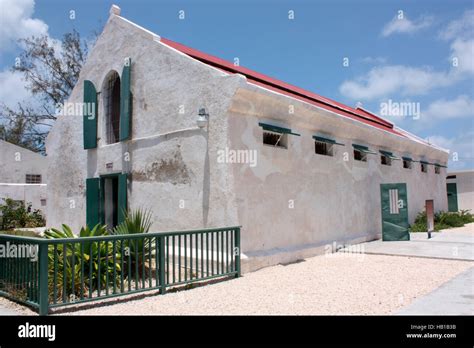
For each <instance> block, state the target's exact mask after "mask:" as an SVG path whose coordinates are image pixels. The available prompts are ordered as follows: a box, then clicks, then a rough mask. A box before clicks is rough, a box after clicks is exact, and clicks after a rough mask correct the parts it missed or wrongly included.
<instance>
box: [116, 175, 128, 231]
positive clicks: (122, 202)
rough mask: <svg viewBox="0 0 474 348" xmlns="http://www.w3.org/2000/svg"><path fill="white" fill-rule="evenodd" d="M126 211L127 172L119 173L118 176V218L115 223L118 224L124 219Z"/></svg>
mask: <svg viewBox="0 0 474 348" xmlns="http://www.w3.org/2000/svg"><path fill="white" fill-rule="evenodd" d="M126 213H127V174H119V176H118V218H117V220H118V221H117V223H118V224H120V223H121V222H123V221H124V220H125V215H126Z"/></svg>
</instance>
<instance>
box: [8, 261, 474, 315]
mask: <svg viewBox="0 0 474 348" xmlns="http://www.w3.org/2000/svg"><path fill="white" fill-rule="evenodd" d="M473 265H474V263H473V262H466V261H450V260H435V259H423V258H412V257H400V256H382V255H354V254H352V255H347V254H345V255H344V254H333V255H322V256H316V257H313V258H309V259H307V260H305V261H304V262H300V263H295V264H290V265H287V266H281V265H280V266H274V267H268V268H265V269H262V270H259V271H257V272H253V273H249V274H245V275H244V277H241V278H239V279H232V280H230V281H226V282H221V283H217V284H212V285H208V286H203V287H198V288H195V289H192V290H186V291H180V292H176V293H168V294H166V295H165V296H149V297H145V298H141V299H137V300H133V301H128V302H122V303H118V304H113V305H103V306H100V307H95V308H89V309H81V310H79V311H77V310H75V311H68V312H66V313H62V314H72V315H174V314H189V315H198V314H202V315H214V314H216V315H222V314H224V315H233V314H241V315H249V314H250V315H252V314H261V315H265V314H277V315H279V314H290V315H291V314H298V315H299V314H305V315H315V314H388V313H392V312H396V311H398V310H399V309H400V308H402V307H404V306H406V305H408V304H410V303H411V302H412V301H413V300H414V299H416V298H419V297H420V296H423V295H425V294H427V293H428V292H430V291H432V290H433V289H435V288H437V287H438V286H440V285H441V284H443V283H445V282H446V281H448V280H450V279H451V278H453V277H454V276H456V275H458V274H459V273H461V272H463V271H465V270H466V269H468V268H470V267H472V266H473ZM6 302H9V301H6V300H4V299H2V300H0V305H2V303H6ZM15 309H16V310H17V311H18V310H19V309H18V307H16V308H15ZM23 312H24V313H25V314H28V312H25V311H24V310H23ZM30 313H31V312H30Z"/></svg>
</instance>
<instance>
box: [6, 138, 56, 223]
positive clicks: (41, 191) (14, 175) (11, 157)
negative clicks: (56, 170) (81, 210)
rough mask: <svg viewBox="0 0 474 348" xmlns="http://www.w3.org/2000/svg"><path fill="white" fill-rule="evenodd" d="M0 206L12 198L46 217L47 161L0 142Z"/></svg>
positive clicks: (29, 152) (28, 151) (34, 153)
mask: <svg viewBox="0 0 474 348" xmlns="http://www.w3.org/2000/svg"><path fill="white" fill-rule="evenodd" d="M0 163H1V165H0V202H1V203H4V201H3V199H5V198H11V199H13V200H16V201H23V202H24V203H25V204H28V203H31V207H32V208H33V209H40V210H41V211H42V212H43V215H45V213H46V206H47V194H46V171H47V166H48V164H47V160H46V157H45V156H43V155H41V154H38V153H36V152H33V151H31V150H28V149H25V148H22V147H20V146H17V145H14V144H11V143H8V142H6V141H3V140H0Z"/></svg>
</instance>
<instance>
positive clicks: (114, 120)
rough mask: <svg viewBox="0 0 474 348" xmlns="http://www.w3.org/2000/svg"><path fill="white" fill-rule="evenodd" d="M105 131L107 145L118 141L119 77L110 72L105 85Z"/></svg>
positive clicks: (114, 72) (115, 73)
mask: <svg viewBox="0 0 474 348" xmlns="http://www.w3.org/2000/svg"><path fill="white" fill-rule="evenodd" d="M104 96H105V103H104V105H105V131H106V138H107V144H113V143H116V142H118V141H119V135H120V76H119V74H118V73H117V72H116V71H112V72H111V73H110V74H109V75H108V77H107V79H106V84H105V94H104Z"/></svg>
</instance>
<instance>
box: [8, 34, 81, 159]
mask: <svg viewBox="0 0 474 348" xmlns="http://www.w3.org/2000/svg"><path fill="white" fill-rule="evenodd" d="M19 44H20V46H21V47H23V51H22V52H21V54H20V56H19V57H18V59H17V60H16V63H15V65H14V66H13V67H12V71H13V72H16V73H20V74H22V75H23V78H24V80H25V82H26V88H27V90H29V91H30V92H31V94H32V96H34V97H35V100H36V101H37V102H38V103H34V105H32V104H31V103H26V102H20V103H18V105H17V106H16V107H10V106H7V105H6V104H5V103H2V104H1V105H0V123H1V125H0V137H1V138H2V139H4V140H6V141H9V142H12V143H14V144H17V145H20V146H23V147H27V148H29V149H31V150H34V151H38V152H43V153H44V151H45V148H44V142H45V140H46V136H47V135H48V132H49V130H50V128H51V126H52V125H53V123H54V121H55V120H56V110H57V109H58V108H59V107H60V106H61V105H63V104H64V102H65V101H66V100H67V98H68V97H69V95H70V94H71V91H72V89H73V88H74V86H75V85H76V82H77V80H78V78H79V73H80V71H81V68H82V65H83V64H84V61H85V59H86V57H87V52H88V45H87V42H86V41H84V40H81V38H80V35H79V33H78V32H77V31H76V30H73V31H72V32H70V33H66V34H65V35H64V36H63V38H62V40H61V41H60V42H58V41H55V40H52V39H51V38H49V37H48V36H46V35H45V36H40V37H34V36H33V37H31V38H27V39H20V40H19Z"/></svg>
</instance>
